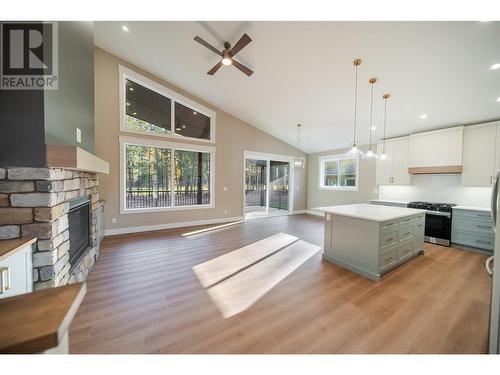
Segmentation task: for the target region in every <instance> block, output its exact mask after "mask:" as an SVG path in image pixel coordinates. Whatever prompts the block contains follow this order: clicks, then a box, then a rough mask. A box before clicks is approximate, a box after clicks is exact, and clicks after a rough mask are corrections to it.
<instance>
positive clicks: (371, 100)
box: [369, 82, 374, 151]
mask: <svg viewBox="0 0 500 375" xmlns="http://www.w3.org/2000/svg"><path fill="white" fill-rule="evenodd" d="M373 83H374V82H372V84H371V85H372V92H371V99H370V133H369V134H370V151H371V149H372V122H373Z"/></svg>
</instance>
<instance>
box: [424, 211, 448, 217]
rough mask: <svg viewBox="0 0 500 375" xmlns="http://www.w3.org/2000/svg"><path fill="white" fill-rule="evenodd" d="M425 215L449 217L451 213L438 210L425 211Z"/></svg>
mask: <svg viewBox="0 0 500 375" xmlns="http://www.w3.org/2000/svg"><path fill="white" fill-rule="evenodd" d="M425 214H426V215H436V216H446V217H451V213H449V212H440V211H426V213H425Z"/></svg>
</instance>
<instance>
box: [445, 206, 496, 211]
mask: <svg viewBox="0 0 500 375" xmlns="http://www.w3.org/2000/svg"><path fill="white" fill-rule="evenodd" d="M453 209H454V210H469V211H484V212H491V209H490V208H488V207H470V206H455V207H453Z"/></svg>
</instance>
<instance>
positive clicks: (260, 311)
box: [70, 215, 491, 353]
mask: <svg viewBox="0 0 500 375" xmlns="http://www.w3.org/2000/svg"><path fill="white" fill-rule="evenodd" d="M197 229H199V228H197ZM192 230H194V229H193V228H189V229H176V230H165V231H157V232H149V233H141V234H133V235H120V236H113V237H107V238H106V239H105V240H104V241H103V243H102V248H101V255H100V258H99V260H98V261H97V263H96V265H95V266H94V269H93V270H92V272H91V274H90V276H89V278H88V280H87V286H88V292H87V295H86V297H85V299H84V301H83V303H82V305H81V307H80V310H79V312H78V314H77V316H76V318H75V320H74V321H73V323H72V326H71V329H70V352H71V353H485V352H486V351H487V336H488V317H489V299H490V288H491V280H490V278H489V276H488V275H487V274H486V272H485V271H484V266H483V264H484V261H485V259H486V257H485V256H483V255H480V254H476V253H472V252H467V251H462V250H458V249H454V248H447V247H441V246H435V245H430V244H425V249H426V253H425V255H423V256H419V257H417V258H415V259H413V260H412V261H410V262H408V263H406V264H405V265H403V266H401V267H399V268H397V269H396V270H393V271H391V272H389V273H388V274H387V275H385V276H384V277H383V278H382V281H381V282H379V283H375V282H372V281H370V280H368V279H365V278H363V277H361V276H358V275H356V274H354V273H352V272H349V271H347V270H344V269H342V268H340V267H337V266H335V265H332V264H330V263H327V262H323V261H322V260H321V253H320V252H318V253H316V254H315V255H314V256H312V257H310V258H309V259H308V260H307V261H306V262H304V263H303V264H302V265H300V267H298V268H296V269H295V270H294V271H293V272H292V273H291V274H289V275H288V276H287V277H286V278H284V279H283V280H282V281H281V282H279V283H278V284H277V285H275V286H274V287H273V288H272V289H270V290H269V291H268V292H267V293H266V294H265V295H264V296H263V297H262V298H261V299H260V300H258V301H257V302H256V303H255V304H253V305H252V306H251V307H250V308H248V309H247V310H245V311H243V312H241V313H239V314H237V315H234V316H231V317H229V318H226V319H224V318H223V316H222V314H221V312H220V310H219V309H218V308H217V306H216V304H215V303H214V302H213V301H212V300H211V299H210V297H209V294H208V293H207V291H206V290H205V289H204V288H203V287H202V285H201V284H200V282H199V280H198V279H197V277H196V275H195V272H193V267H194V266H197V265H199V264H201V263H204V262H207V261H209V260H211V259H214V258H216V257H218V256H221V255H223V254H226V253H228V252H231V251H234V250H236V249H238V248H241V247H243V246H247V245H250V244H252V243H254V242H256V241H258V240H262V239H265V238H268V237H269V236H272V235H274V234H277V233H280V232H282V233H287V234H291V235H294V236H296V237H299V238H300V239H302V240H304V241H307V242H309V243H312V244H315V245H319V246H322V242H323V221H322V219H321V218H318V217H314V216H311V215H293V216H284V217H272V218H267V219H259V220H254V221H249V222H246V223H242V224H238V225H234V226H230V227H226V228H223V229H221V230H218V231H214V232H207V233H201V234H198V235H193V236H189V237H183V236H182V234H183V233H185V232H189V231H192Z"/></svg>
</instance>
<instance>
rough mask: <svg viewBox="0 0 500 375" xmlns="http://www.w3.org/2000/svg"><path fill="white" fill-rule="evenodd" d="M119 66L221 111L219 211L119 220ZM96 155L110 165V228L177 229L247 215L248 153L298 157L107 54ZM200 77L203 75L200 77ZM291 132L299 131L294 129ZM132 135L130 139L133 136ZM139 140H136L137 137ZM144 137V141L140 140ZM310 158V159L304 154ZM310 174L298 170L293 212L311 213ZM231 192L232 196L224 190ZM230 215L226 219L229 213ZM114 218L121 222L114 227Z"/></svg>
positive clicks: (103, 180)
mask: <svg viewBox="0 0 500 375" xmlns="http://www.w3.org/2000/svg"><path fill="white" fill-rule="evenodd" d="M118 64H121V65H123V66H126V67H127V68H129V69H132V70H134V71H136V72H138V73H140V74H142V75H144V76H146V77H148V78H150V79H153V80H155V81H157V82H158V83H161V84H163V85H165V86H167V87H168V88H171V89H173V90H175V91H177V92H179V93H180V94H182V95H185V96H187V97H190V98H191V99H193V100H196V101H197V102H199V103H201V104H203V105H205V106H207V107H208V108H211V109H212V110H214V111H215V112H216V116H217V119H216V123H217V125H216V144H215V147H216V160H215V207H214V208H207V209H189V210H178V211H162V212H154V213H153V212H151V213H134V214H124V215H120V204H119V203H120V202H119V191H120V190H119V189H120V180H119V179H120V171H119V167H120V161H119V160H120V159H119V156H120V155H119V141H118V136H119V135H120V134H124V135H127V133H123V132H120V127H119V106H118V102H119V101H118V79H119V76H118ZM94 69H95V122H96V123H95V128H96V139H95V144H96V154H97V155H98V156H99V157H101V158H103V159H104V160H106V161H108V162H109V163H110V174H109V175H107V176H106V175H101V176H100V196H101V197H102V198H103V199H105V200H106V229H117V228H127V227H139V226H150V225H164V224H175V223H183V222H191V221H203V220H214V219H223V218H232V217H241V216H242V215H243V151H244V150H246V151H255V152H263V153H272V154H281V155H291V156H293V155H295V152H296V151H295V148H294V147H293V146H290V145H288V144H286V143H284V142H282V141H280V140H278V139H277V138H274V137H272V136H270V135H269V134H267V133H265V132H263V131H261V130H259V129H257V128H255V127H253V126H251V125H249V124H247V123H245V122H243V121H241V120H239V119H237V118H235V117H233V116H231V115H229V114H228V113H225V112H223V111H221V110H219V109H218V108H215V107H213V106H212V105H210V104H208V103H206V102H205V101H203V100H200V99H198V98H196V97H193V96H192V95H190V94H188V93H186V92H184V91H182V90H180V89H178V88H177V87H174V86H172V85H171V84H169V83H167V82H165V81H162V80H160V79H158V78H156V77H154V76H152V75H151V74H148V73H146V72H144V71H143V70H141V69H139V68H137V67H135V66H133V65H131V64H128V63H127V62H125V61H123V60H121V59H119V58H118V57H116V56H114V55H111V54H109V53H108V52H106V51H104V50H101V49H99V48H96V51H95V67H94ZM200 74H204V73H203V72H200ZM290 131H295V127H294V124H290ZM129 135H131V134H129ZM133 136H135V135H133ZM141 137H142V136H141ZM302 156H305V154H302ZM306 174H307V171H306V170H295V183H296V186H298V188H299V190H297V189H296V188H295V190H294V191H295V194H294V198H295V199H294V209H295V210H304V209H306V200H307V198H306V197H307V191H306ZM224 187H227V191H224ZM224 210H227V214H225V213H224ZM112 218H116V220H117V222H116V223H115V224H113V223H112Z"/></svg>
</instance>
